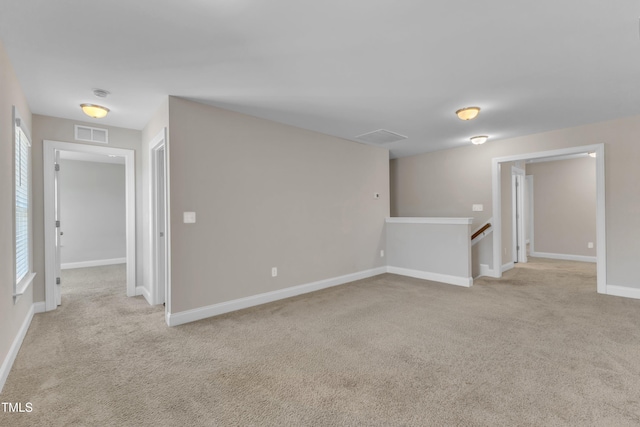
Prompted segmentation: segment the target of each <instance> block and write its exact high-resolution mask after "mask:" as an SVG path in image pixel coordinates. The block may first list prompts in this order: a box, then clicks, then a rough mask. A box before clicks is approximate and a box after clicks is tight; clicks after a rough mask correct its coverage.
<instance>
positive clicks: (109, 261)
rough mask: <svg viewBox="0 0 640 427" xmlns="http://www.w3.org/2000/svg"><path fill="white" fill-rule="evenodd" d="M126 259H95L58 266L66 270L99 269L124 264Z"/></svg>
mask: <svg viewBox="0 0 640 427" xmlns="http://www.w3.org/2000/svg"><path fill="white" fill-rule="evenodd" d="M126 263H127V258H113V259H96V260H93V261H79V262H66V263H64V264H60V268H61V269H63V270H67V269H70V268H86V267H100V266H102V265H114V264H126Z"/></svg>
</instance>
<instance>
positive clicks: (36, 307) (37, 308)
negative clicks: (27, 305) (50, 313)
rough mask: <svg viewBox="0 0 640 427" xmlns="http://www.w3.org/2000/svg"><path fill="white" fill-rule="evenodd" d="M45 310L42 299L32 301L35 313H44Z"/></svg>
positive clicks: (45, 306)
mask: <svg viewBox="0 0 640 427" xmlns="http://www.w3.org/2000/svg"><path fill="white" fill-rule="evenodd" d="M45 311H47V305H46V304H45V303H44V301H40V302H34V303H33V312H34V313H35V314H38V313H44V312H45Z"/></svg>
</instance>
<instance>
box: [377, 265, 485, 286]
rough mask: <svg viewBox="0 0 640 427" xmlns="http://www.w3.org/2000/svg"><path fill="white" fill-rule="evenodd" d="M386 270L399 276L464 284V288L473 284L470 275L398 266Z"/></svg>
mask: <svg viewBox="0 0 640 427" xmlns="http://www.w3.org/2000/svg"><path fill="white" fill-rule="evenodd" d="M387 272H388V273H391V274H399V275H400V276H407V277H415V278H416V279H423V280H431V281H432V282H440V283H446V284H449V285H456V286H464V287H465V288H469V287H471V286H472V285H473V278H471V277H462V276H451V275H448V274H440V273H431V272H429V271H421V270H411V269H408V268H400V267H387Z"/></svg>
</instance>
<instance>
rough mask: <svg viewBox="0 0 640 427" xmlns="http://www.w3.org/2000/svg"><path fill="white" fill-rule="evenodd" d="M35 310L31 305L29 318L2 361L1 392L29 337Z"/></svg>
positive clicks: (27, 317) (0, 372) (25, 320)
mask: <svg viewBox="0 0 640 427" xmlns="http://www.w3.org/2000/svg"><path fill="white" fill-rule="evenodd" d="M35 308H36V307H35V304H31V307H29V311H28V312H27V316H26V317H25V318H24V321H23V322H22V326H20V329H19V330H18V334H17V335H16V337H15V338H14V339H13V343H11V347H9V351H8V352H7V355H6V356H5V358H4V360H3V361H2V366H0V391H2V389H3V387H4V384H5V382H7V378H8V377H9V372H11V368H12V367H13V362H15V360H16V356H17V355H18V352H19V351H20V347H21V346H22V342H23V341H24V337H25V336H26V335H27V331H28V330H29V326H30V325H31V319H33V314H34V313H35ZM40 308H41V306H40V305H38V309H40Z"/></svg>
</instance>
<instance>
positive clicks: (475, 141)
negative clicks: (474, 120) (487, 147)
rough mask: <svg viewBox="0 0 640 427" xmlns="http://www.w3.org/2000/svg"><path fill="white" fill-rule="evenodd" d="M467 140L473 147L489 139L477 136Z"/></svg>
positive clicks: (484, 136) (485, 136)
mask: <svg viewBox="0 0 640 427" xmlns="http://www.w3.org/2000/svg"><path fill="white" fill-rule="evenodd" d="M469 139H470V140H471V143H473V144H474V145H480V144H484V143H485V142H487V139H489V137H488V136H487V135H478V136H472V137H471V138H469Z"/></svg>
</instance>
